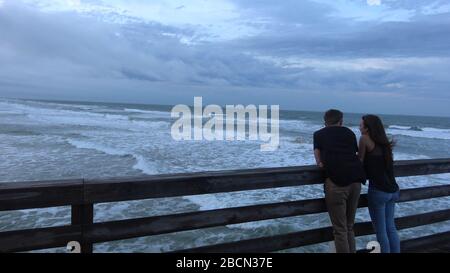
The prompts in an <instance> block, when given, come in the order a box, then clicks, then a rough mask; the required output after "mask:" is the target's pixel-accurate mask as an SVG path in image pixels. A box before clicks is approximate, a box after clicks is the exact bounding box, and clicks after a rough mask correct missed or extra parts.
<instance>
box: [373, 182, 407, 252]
mask: <svg viewBox="0 0 450 273" xmlns="http://www.w3.org/2000/svg"><path fill="white" fill-rule="evenodd" d="M399 197H400V192H399V191H397V192H394V193H387V192H383V191H380V190H377V189H375V188H372V187H369V192H368V201H369V213H370V218H371V219H372V224H373V228H374V230H375V233H376V235H377V241H378V242H379V243H380V246H381V252H382V253H400V239H399V237H398V234H397V228H396V227H395V221H394V211H395V202H396V201H397V200H398V199H399Z"/></svg>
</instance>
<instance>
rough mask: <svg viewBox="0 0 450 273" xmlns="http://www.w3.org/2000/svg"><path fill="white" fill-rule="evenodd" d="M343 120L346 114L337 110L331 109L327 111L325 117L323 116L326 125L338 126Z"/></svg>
mask: <svg viewBox="0 0 450 273" xmlns="http://www.w3.org/2000/svg"><path fill="white" fill-rule="evenodd" d="M343 118H344V114H343V113H342V112H341V111H339V110H336V109H330V110H328V111H326V112H325V115H324V116H323V120H324V121H325V124H326V125H336V124H338V123H339V122H341V121H342V119H343Z"/></svg>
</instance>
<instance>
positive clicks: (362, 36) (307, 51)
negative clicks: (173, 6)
mask: <svg viewBox="0 0 450 273" xmlns="http://www.w3.org/2000/svg"><path fill="white" fill-rule="evenodd" d="M236 4H237V5H238V6H239V7H240V9H241V11H242V13H243V14H244V15H246V16H248V18H255V20H254V23H252V22H251V21H249V20H247V21H245V22H246V24H253V25H252V26H253V27H259V28H261V29H262V30H263V31H262V33H261V34H259V35H256V36H250V37H246V38H240V39H235V40H231V41H215V42H212V41H209V42H208V41H207V40H196V39H195V35H197V32H196V29H195V26H185V27H174V26H167V25H162V24H159V23H157V22H144V21H140V20H136V19H134V20H131V19H130V18H126V19H127V20H126V23H124V24H117V23H113V22H110V21H108V20H103V18H102V16H106V15H102V16H98V15H97V14H79V13H75V12H64V13H47V12H42V11H39V10H37V9H34V8H31V7H29V6H27V5H24V4H20V2H17V1H7V2H6V4H5V5H4V6H3V7H2V8H0V33H1V36H0V62H1V63H2V66H0V96H2V95H3V96H14V94H17V95H18V96H19V95H20V96H34V97H39V96H47V97H64V98H71V99H76V98H86V99H96V100H102V98H103V99H104V100H116V101H123V100H134V101H139V102H141V101H140V100H139V96H140V97H142V98H146V100H147V101H148V102H160V103H164V102H165V103H167V102H172V103H178V101H177V100H175V99H172V100H170V98H169V97H178V98H180V99H181V100H188V99H189V98H192V95H193V94H199V93H201V94H205V95H207V96H209V98H210V99H214V98H216V99H217V100H219V101H217V102H216V103H224V102H227V101H232V100H233V99H234V98H236V97H240V98H242V100H244V101H249V102H250V103H251V101H252V99H253V100H255V101H254V102H253V103H259V102H262V101H271V100H272V101H274V102H278V103H280V104H285V105H288V106H289V107H290V108H302V107H303V108H305V107H308V109H310V108H309V107H316V108H317V109H318V110H321V109H322V107H326V106H328V105H333V103H337V104H339V105H342V106H343V107H355V106H354V104H353V103H352V101H353V99H354V96H355V94H357V96H360V99H361V101H370V100H372V101H373V102H374V103H375V104H376V105H381V106H380V107H382V105H383V103H381V102H382V101H386V100H387V99H389V100H391V102H390V103H386V106H385V108H383V109H381V110H379V111H391V112H392V111H400V112H401V111H405V112H408V111H409V112H411V111H412V110H414V106H413V105H411V106H410V107H409V108H408V107H407V106H405V105H402V106H401V107H400V105H401V104H402V103H403V104H404V103H406V102H408V101H409V102H411V103H413V102H415V101H417V100H420V99H422V100H423V99H424V98H426V100H427V101H430V103H429V105H430V106H428V109H425V110H424V111H425V112H427V111H428V112H427V113H431V114H432V113H438V114H445V115H450V112H448V111H449V110H448V107H443V106H440V105H441V104H442V103H443V102H445V101H447V102H448V101H449V100H450V97H449V93H448V88H449V86H450V81H449V80H448V79H447V78H448V76H447V73H448V71H449V70H450V62H449V58H450V54H449V53H450V49H449V48H450V47H449V45H450V33H449V32H450V16H449V14H434V15H423V14H418V15H417V16H415V17H413V18H412V20H411V21H410V22H358V23H355V22H354V21H352V19H349V18H339V17H336V16H333V15H332V14H333V12H334V9H333V8H332V7H330V6H327V5H325V4H318V3H315V2H312V1H301V2H300V1H286V2H283V4H282V5H281V4H280V3H278V4H276V3H275V2H273V1H268V0H265V1H251V2H249V1H245V2H244V1H239V2H236ZM108 16H121V15H118V14H109V15H108ZM259 18H265V20H266V21H264V20H259ZM183 37H190V38H192V39H191V41H193V42H194V43H193V44H186V43H185V42H183V39H182V38H183ZM261 57H270V58H271V60H272V61H267V60H264V58H261ZM289 58H293V59H294V60H296V61H286V60H289ZM277 60H280V62H282V63H283V64H284V65H280V64H279V63H277ZM283 60H284V61H283ZM305 60H306V61H305ZM296 62H299V63H300V65H298V64H297V65H295V64H296ZM371 62H375V64H374V65H372V66H371V65H370V63H371ZM376 62H382V63H381V65H379V64H377V63H376ZM293 64H294V65H293ZM164 90H169V91H167V92H164ZM261 94H264V96H268V97H267V98H263V96H262V95H261ZM306 96H308V97H307V98H306ZM295 100H299V101H302V102H300V103H298V104H296V103H294V101H295ZM436 100H437V101H440V103H437V102H436ZM423 101H424V100H423ZM397 102H398V104H397V106H398V107H397V108H396V107H395V105H396V103H397ZM433 105H434V106H433ZM354 111H356V110H354Z"/></svg>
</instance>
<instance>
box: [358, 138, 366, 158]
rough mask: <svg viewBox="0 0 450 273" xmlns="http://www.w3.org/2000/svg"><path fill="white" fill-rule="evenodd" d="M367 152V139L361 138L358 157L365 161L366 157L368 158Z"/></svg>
mask: <svg viewBox="0 0 450 273" xmlns="http://www.w3.org/2000/svg"><path fill="white" fill-rule="evenodd" d="M366 150H367V138H366V136H364V135H363V136H361V137H360V138H359V147H358V156H359V159H360V160H361V161H364V157H365V156H366Z"/></svg>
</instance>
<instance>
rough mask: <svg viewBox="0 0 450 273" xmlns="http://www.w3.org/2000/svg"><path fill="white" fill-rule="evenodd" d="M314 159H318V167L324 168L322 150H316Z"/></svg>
mask: <svg viewBox="0 0 450 273" xmlns="http://www.w3.org/2000/svg"><path fill="white" fill-rule="evenodd" d="M314 157H315V158H316V164H317V166H319V167H320V168H323V163H322V159H321V158H320V150H319V149H314Z"/></svg>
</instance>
